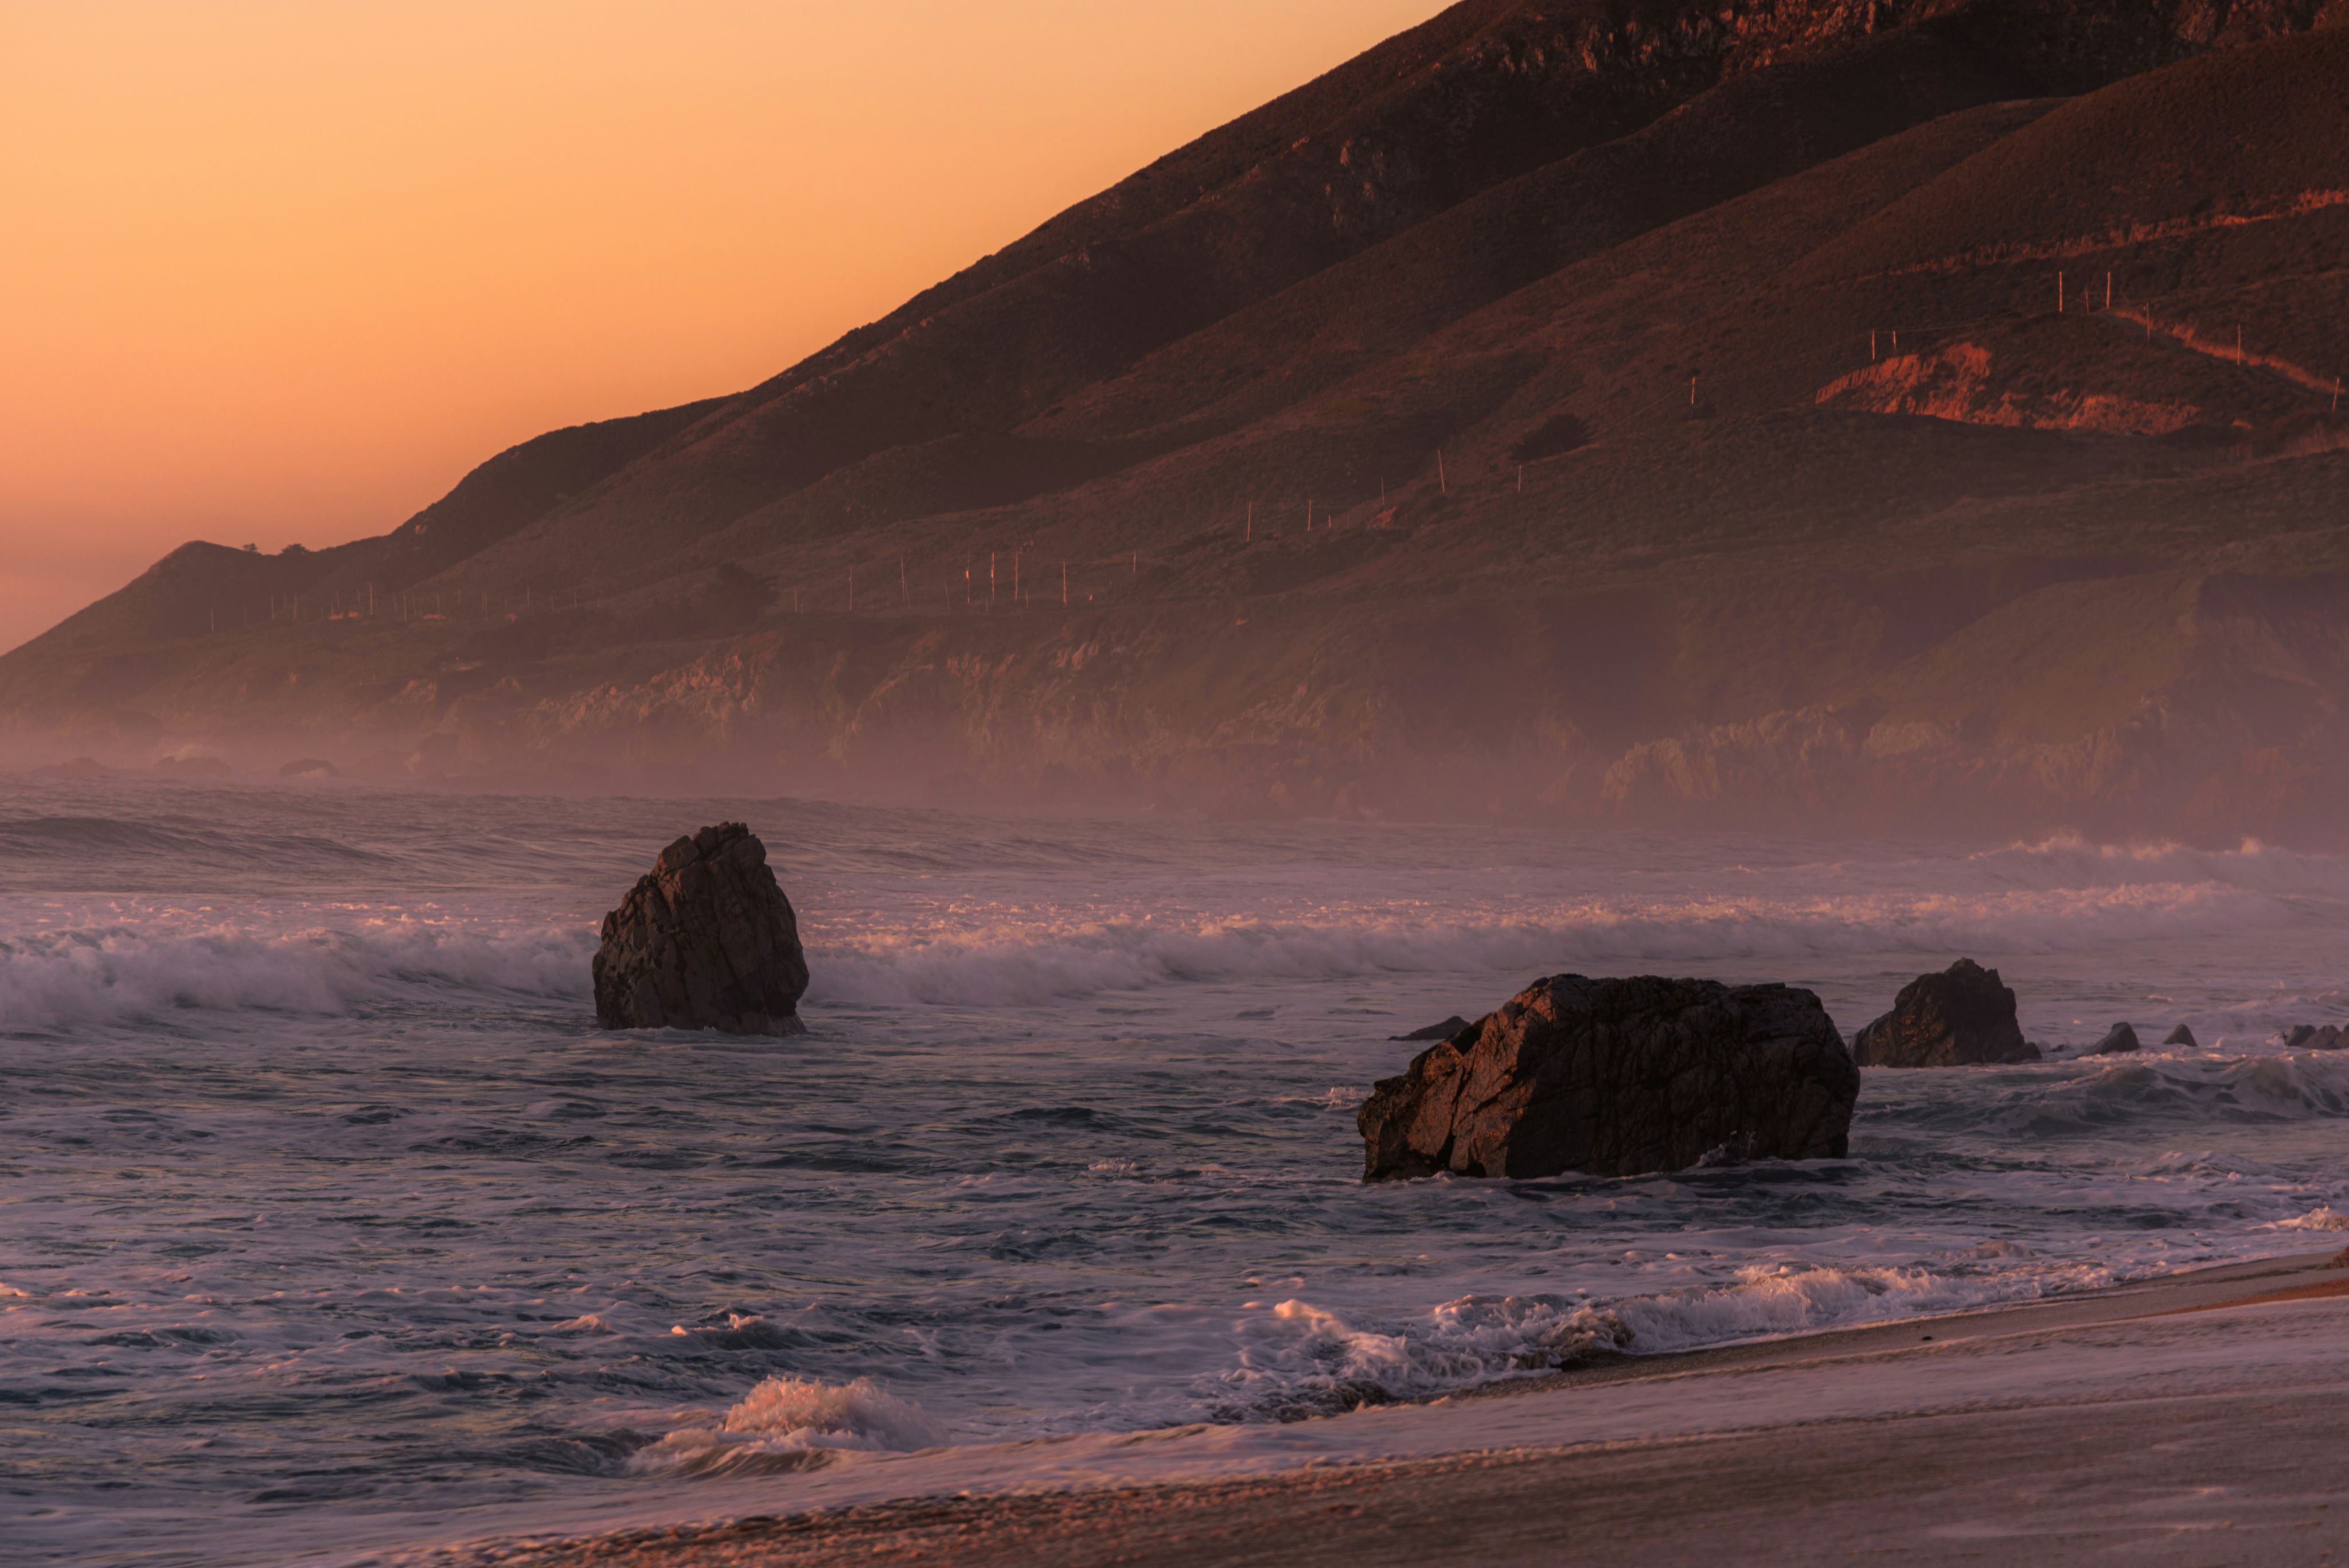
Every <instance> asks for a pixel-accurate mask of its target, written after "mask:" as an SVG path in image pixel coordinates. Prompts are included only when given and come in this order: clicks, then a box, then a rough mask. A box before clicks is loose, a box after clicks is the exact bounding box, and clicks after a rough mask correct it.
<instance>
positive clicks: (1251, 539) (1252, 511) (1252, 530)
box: [1240, 501, 1256, 545]
mask: <svg viewBox="0 0 2349 1568" xmlns="http://www.w3.org/2000/svg"><path fill="white" fill-rule="evenodd" d="M1240 543H1241V544H1243V545H1253V544H1255V543H1256V503H1255V502H1253V501H1251V502H1249V503H1248V519H1247V538H1245V539H1243V540H1241V541H1240Z"/></svg>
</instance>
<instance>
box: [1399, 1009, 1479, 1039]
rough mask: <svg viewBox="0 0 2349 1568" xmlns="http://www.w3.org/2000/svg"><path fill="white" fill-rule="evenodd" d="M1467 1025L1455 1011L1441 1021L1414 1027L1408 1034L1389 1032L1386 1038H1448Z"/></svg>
mask: <svg viewBox="0 0 2349 1568" xmlns="http://www.w3.org/2000/svg"><path fill="white" fill-rule="evenodd" d="M1467 1027H1468V1021H1467V1020H1466V1019H1464V1018H1463V1017H1461V1016H1460V1015H1459V1014H1458V1013H1456V1012H1455V1013H1454V1014H1453V1015H1452V1016H1451V1017H1449V1018H1447V1019H1445V1020H1444V1022H1443V1023H1431V1024H1429V1025H1428V1026H1427V1027H1426V1028H1424V1029H1414V1030H1413V1031H1412V1032H1411V1033H1408V1034H1390V1035H1388V1036H1387V1038H1388V1039H1390V1040H1449V1039H1451V1038H1452V1037H1453V1036H1454V1034H1457V1033H1460V1032H1461V1031H1462V1030H1463V1029H1465V1028H1467Z"/></svg>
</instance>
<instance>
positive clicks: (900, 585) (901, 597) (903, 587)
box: [897, 550, 914, 607]
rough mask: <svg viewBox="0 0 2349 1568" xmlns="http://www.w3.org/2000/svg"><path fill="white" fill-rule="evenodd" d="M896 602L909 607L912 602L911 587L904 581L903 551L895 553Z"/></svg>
mask: <svg viewBox="0 0 2349 1568" xmlns="http://www.w3.org/2000/svg"><path fill="white" fill-rule="evenodd" d="M897 602H898V603H900V604H902V605H905V606H907V607H911V606H912V604H913V602H914V589H913V586H912V585H911V584H909V583H907V582H906V581H905V551H903V550H900V551H898V552H897Z"/></svg>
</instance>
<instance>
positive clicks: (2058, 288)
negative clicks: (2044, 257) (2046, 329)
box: [2055, 272, 2064, 316]
mask: <svg viewBox="0 0 2349 1568" xmlns="http://www.w3.org/2000/svg"><path fill="white" fill-rule="evenodd" d="M2055 314H2056V315H2058V316H2061V315H2063V314H2064V275H2063V274H2062V273H2060V272H2059V273H2057V274H2056V275H2055Z"/></svg>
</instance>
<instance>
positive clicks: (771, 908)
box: [595, 822, 808, 1034]
mask: <svg viewBox="0 0 2349 1568" xmlns="http://www.w3.org/2000/svg"><path fill="white" fill-rule="evenodd" d="M807 984H808V968H807V957H806V955H805V954H804V953H802V951H801V950H800V928H799V919H798V917H796V916H795V915H793V914H792V904H791V900H790V899H788V898H784V897H783V890H782V888H780V887H778V886H776V884H775V874H774V872H773V871H771V870H770V869H769V868H768V866H767V846H765V845H763V844H761V843H760V842H759V840H758V838H757V837H756V836H754V835H753V834H752V833H751V832H750V829H749V828H747V827H745V826H742V825H741V824H740V823H739V822H722V823H719V825H718V826H715V827H705V828H703V829H702V830H701V831H700V832H698V833H697V834H695V835H694V836H692V837H690V838H680V839H678V841H677V842H676V843H674V844H672V845H670V846H668V847H667V849H664V850H662V851H661V852H660V858H659V859H657V860H656V861H654V862H653V868H652V870H651V872H650V873H649V874H647V875H646V876H644V877H638V878H637V879H636V886H635V887H634V888H630V889H629V890H628V896H627V897H626V898H623V899H621V900H620V907H619V908H618V909H615V910H613V911H612V912H611V913H610V914H608V915H606V916H605V917H604V945H603V947H602V948H601V949H599V950H597V951H596V954H595V1017H596V1020H597V1021H598V1022H599V1023H602V1024H603V1025H604V1027H605V1028H606V1029H715V1030H719V1031H720V1032H721V1033H727V1034H798V1033H802V1032H803V1031H804V1029H805V1027H806V1026H805V1025H804V1024H802V1023H800V1018H799V1011H798V1009H799V1004H800V998H801V997H802V995H804V994H805V993H806V992H807Z"/></svg>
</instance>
